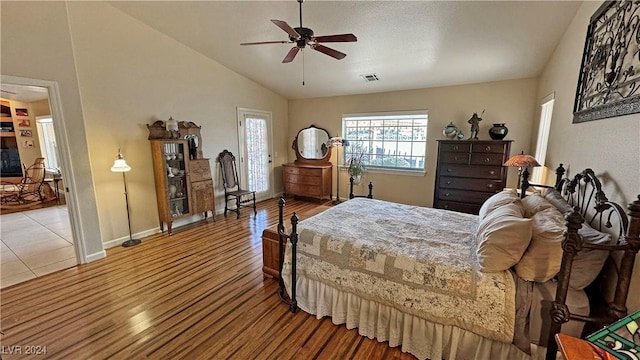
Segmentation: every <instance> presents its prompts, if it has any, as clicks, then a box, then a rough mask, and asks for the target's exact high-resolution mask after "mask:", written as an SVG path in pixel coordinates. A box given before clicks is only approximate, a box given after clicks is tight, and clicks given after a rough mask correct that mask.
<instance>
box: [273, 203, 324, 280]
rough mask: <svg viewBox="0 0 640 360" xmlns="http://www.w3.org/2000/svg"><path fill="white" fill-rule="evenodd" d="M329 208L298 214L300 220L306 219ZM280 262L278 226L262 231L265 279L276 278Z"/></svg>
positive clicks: (321, 206) (319, 207) (320, 207)
mask: <svg viewBox="0 0 640 360" xmlns="http://www.w3.org/2000/svg"><path fill="white" fill-rule="evenodd" d="M328 208H329V206H324V205H320V206H318V207H316V208H313V209H311V210H309V211H305V212H303V213H300V214H298V217H299V218H300V220H301V221H302V220H304V219H308V218H310V217H312V216H313V215H317V214H319V213H321V212H323V211H325V210H327V209H328ZM279 260H280V251H279V250H278V225H277V224H276V225H273V226H270V227H268V228H266V229H264V231H262V272H263V273H264V276H265V277H272V278H278V276H279V275H280V274H279V272H278V261H279Z"/></svg>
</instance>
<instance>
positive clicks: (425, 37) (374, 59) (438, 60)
mask: <svg viewBox="0 0 640 360" xmlns="http://www.w3.org/2000/svg"><path fill="white" fill-rule="evenodd" d="M110 4H112V5H113V6H114V7H116V8H118V9H120V10H121V11H123V12H125V13H127V14H129V15H130V16H132V17H134V18H136V19H138V20H140V21H142V22H143V23H145V24H147V25H149V26H151V27H152V28H154V29H156V30H158V31H160V32H162V33H164V34H166V35H168V36H170V37H172V38H173V39H175V40H177V41H179V42H181V43H184V44H185V45H187V46H189V47H190V48H192V49H194V50H196V51H198V52H200V53H202V54H203V55H205V56H207V57H209V58H211V59H213V60H215V61H217V62H219V63H221V64H223V65H224V66H226V67H228V68H230V69H232V70H234V71H236V72H238V73H240V74H242V75H244V76H246V77H247V78H249V79H252V80H254V81H256V82H258V83H260V84H262V85H264V86H266V87H267V88H270V89H272V90H273V91H275V92H277V93H279V94H282V95H284V96H285V97H287V98H290V99H295V98H309V97H320V96H334V95H345V94H360V93H371V92H382V91H394V90H404V89H416V88H428V87H437V86H448V85H455V84H467V83H478V82H487V81H496V80H506V79H515V78H525V77H535V76H538V75H539V74H540V72H541V71H542V69H543V67H544V65H545V64H546V62H547V60H548V59H549V57H550V55H551V54H552V52H553V50H554V48H555V46H556V44H557V43H558V42H559V40H560V38H561V37H562V35H563V33H564V32H565V29H566V28H567V26H568V25H569V23H570V22H571V20H572V19H573V17H574V15H575V13H576V11H577V9H578V8H579V7H580V4H581V2H576V1H320V0H318V1H314V0H307V1H305V2H304V3H303V4H302V25H303V26H304V27H308V28H311V29H313V31H314V32H315V35H316V36H318V35H332V34H343V33H353V34H355V35H356V36H357V38H358V41H357V42H349V43H327V44H325V45H326V46H329V47H331V48H333V49H336V50H338V51H341V52H343V53H346V54H347V57H346V58H344V59H342V60H336V59H334V58H332V57H329V56H327V55H325V54H322V53H320V52H318V51H314V50H312V49H309V48H306V49H305V50H304V51H303V52H302V54H298V55H297V56H296V58H295V59H294V60H293V62H291V63H286V64H283V63H282V60H283V58H284V57H285V55H286V54H287V52H288V51H289V50H290V49H291V48H292V46H293V45H292V44H266V45H255V46H241V45H240V43H243V42H257V41H275V40H285V41H286V40H288V35H287V33H286V32H284V31H283V30H282V29H280V28H278V27H277V26H276V25H274V24H273V23H272V22H271V21H270V20H271V19H278V20H283V21H285V22H287V23H288V24H289V25H290V26H291V27H298V26H300V18H299V4H298V2H297V1H294V0H289V1H195V2H189V1H139V2H137V1H115V2H111V3H110ZM366 74H376V75H377V77H378V78H379V81H375V82H366V81H364V80H363V79H362V77H361V75H366ZM303 80H304V82H305V85H304V86H303V85H302V82H303Z"/></svg>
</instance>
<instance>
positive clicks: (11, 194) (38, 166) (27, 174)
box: [0, 157, 45, 205]
mask: <svg viewBox="0 0 640 360" xmlns="http://www.w3.org/2000/svg"><path fill="white" fill-rule="evenodd" d="M23 167H24V175H23V177H22V180H20V182H19V183H17V184H14V183H6V182H5V183H2V184H1V186H0V204H2V205H22V204H27V203H30V202H34V201H43V200H44V196H42V185H43V183H44V175H45V168H44V158H42V157H40V158H37V159H36V160H35V161H34V163H33V164H32V165H31V166H29V167H28V168H27V167H26V165H24V164H23Z"/></svg>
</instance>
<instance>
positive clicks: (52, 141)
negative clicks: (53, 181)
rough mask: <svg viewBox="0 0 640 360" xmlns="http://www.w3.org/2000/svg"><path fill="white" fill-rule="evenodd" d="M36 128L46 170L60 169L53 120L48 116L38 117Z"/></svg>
mask: <svg viewBox="0 0 640 360" xmlns="http://www.w3.org/2000/svg"><path fill="white" fill-rule="evenodd" d="M36 126H37V128H38V140H39V141H40V152H41V153H42V157H43V158H44V163H45V166H46V167H48V168H60V164H59V162H58V147H57V145H56V135H55V131H54V129H53V119H52V118H51V116H48V115H47V116H38V117H36Z"/></svg>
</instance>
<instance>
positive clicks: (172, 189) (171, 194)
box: [169, 184, 178, 199]
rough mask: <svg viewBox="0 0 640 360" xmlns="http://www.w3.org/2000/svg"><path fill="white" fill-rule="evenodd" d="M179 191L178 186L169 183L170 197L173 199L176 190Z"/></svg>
mask: <svg viewBox="0 0 640 360" xmlns="http://www.w3.org/2000/svg"><path fill="white" fill-rule="evenodd" d="M177 191H178V188H177V187H176V186H175V185H173V184H171V185H169V198H171V199H173V198H175V197H176V192H177Z"/></svg>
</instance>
